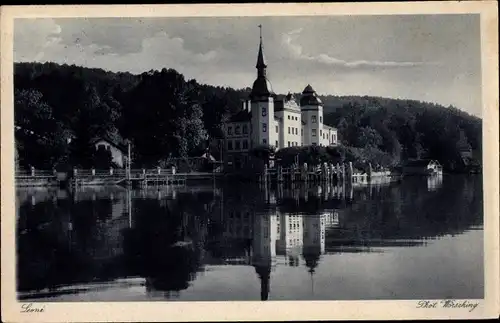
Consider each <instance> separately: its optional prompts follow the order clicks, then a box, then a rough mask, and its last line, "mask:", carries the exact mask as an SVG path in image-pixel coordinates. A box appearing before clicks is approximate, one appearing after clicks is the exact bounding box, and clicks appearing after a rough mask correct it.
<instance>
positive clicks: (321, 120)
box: [311, 116, 323, 123]
mask: <svg viewBox="0 0 500 323" xmlns="http://www.w3.org/2000/svg"><path fill="white" fill-rule="evenodd" d="M311 122H312V123H316V122H318V119H317V118H316V116H312V117H311ZM319 122H320V123H321V122H323V117H322V116H319Z"/></svg>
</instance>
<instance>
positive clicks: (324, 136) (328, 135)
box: [323, 132, 335, 142]
mask: <svg viewBox="0 0 500 323" xmlns="http://www.w3.org/2000/svg"><path fill="white" fill-rule="evenodd" d="M323 139H328V140H330V134H329V133H328V132H326V133H324V134H323ZM334 141H335V134H333V133H332V141H331V142H334Z"/></svg>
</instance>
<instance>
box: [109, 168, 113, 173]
mask: <svg viewBox="0 0 500 323" xmlns="http://www.w3.org/2000/svg"><path fill="white" fill-rule="evenodd" d="M109 175H113V167H110V168H109Z"/></svg>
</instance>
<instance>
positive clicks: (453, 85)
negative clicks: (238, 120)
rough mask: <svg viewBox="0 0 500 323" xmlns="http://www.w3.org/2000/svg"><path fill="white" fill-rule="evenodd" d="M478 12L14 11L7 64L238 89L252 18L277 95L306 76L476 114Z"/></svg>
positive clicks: (252, 50) (356, 91) (319, 85)
mask: <svg viewBox="0 0 500 323" xmlns="http://www.w3.org/2000/svg"><path fill="white" fill-rule="evenodd" d="M479 23H480V22H479V16H478V15H417V16H413V15H400V16H394V15H392V16H323V17H318V16H316V17H238V18H144V19H138V18H91V19H75V18H70V19H69V18H68V19H17V20H16V21H15V25H14V59H15V61H16V62H26V61H28V62H33V61H37V62H46V61H52V62H56V63H66V64H76V65H80V66H86V67H99V68H103V69H105V70H111V71H130V72H132V73H141V72H144V71H148V70H151V69H158V70H159V69H162V68H164V67H166V68H173V69H176V70H177V71H179V72H180V73H183V74H184V75H185V76H186V78H188V79H190V78H195V79H196V80H197V81H198V82H201V83H207V84H212V85H223V86H232V87H235V88H243V87H247V86H251V84H252V83H253V81H254V79H255V76H256V69H255V63H256V59H257V50H258V43H259V28H258V27H257V26H258V25H259V24H262V25H263V28H262V30H263V39H264V53H265V57H266V61H267V64H268V76H269V79H270V81H271V83H272V86H273V89H274V91H275V92H277V93H287V92H288V91H291V92H299V91H302V90H303V89H304V87H305V86H306V85H307V84H308V83H310V84H311V85H312V86H313V88H314V89H315V90H316V91H317V92H318V93H319V94H333V95H350V94H353V95H377V96H384V97H392V98H409V99H417V100H423V101H432V102H437V103H440V104H443V105H446V106H447V105H449V104H452V105H454V106H456V107H458V108H460V109H462V110H465V111H467V112H469V113H472V114H475V115H477V116H480V115H481V61H480V31H479Z"/></svg>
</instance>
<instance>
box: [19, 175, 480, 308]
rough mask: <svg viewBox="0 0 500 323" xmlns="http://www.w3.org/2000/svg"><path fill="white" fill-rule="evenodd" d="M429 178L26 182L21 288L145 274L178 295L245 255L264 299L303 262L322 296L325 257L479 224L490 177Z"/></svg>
mask: <svg viewBox="0 0 500 323" xmlns="http://www.w3.org/2000/svg"><path fill="white" fill-rule="evenodd" d="M424 181H425V180H422V181H420V182H417V183H409V182H408V184H404V185H407V187H401V186H397V185H396V186H391V187H381V186H375V187H369V188H366V189H362V188H356V190H354V189H353V187H352V186H351V187H349V186H347V187H346V186H337V187H335V186H327V185H323V186H317V185H309V186H307V185H294V186H282V185H279V186H277V187H273V186H269V187H267V189H262V188H261V187H259V186H252V185H245V186H242V187H237V186H231V187H223V188H217V189H215V190H213V189H212V188H211V187H210V188H209V189H205V190H203V189H198V190H175V189H166V190H158V189H156V188H155V189H147V190H126V189H112V190H110V189H83V190H77V191H74V192H72V193H68V192H66V191H60V190H53V191H49V190H45V191H23V190H19V191H18V197H17V198H18V214H17V215H18V217H19V220H18V228H17V231H18V233H17V234H18V241H19V242H18V245H17V247H18V264H17V265H18V279H19V281H18V290H40V289H43V288H57V287H58V286H61V285H68V284H76V283H88V282H93V281H95V280H98V281H110V280H113V279H116V278H119V277H142V278H143V279H144V284H145V292H146V293H147V294H148V295H151V296H152V297H158V296H160V297H162V298H177V297H179V296H180V293H181V291H182V290H185V289H187V288H189V286H190V285H191V283H192V282H193V281H194V280H195V279H197V277H199V276H200V275H203V272H204V271H205V270H206V269H205V268H206V267H208V266H221V265H233V264H234V265H244V266H252V267H253V268H254V271H255V276H256V279H258V280H259V282H260V298H261V300H267V299H269V298H270V295H272V293H271V290H270V286H271V279H272V276H273V273H276V271H275V268H276V266H293V267H298V268H300V267H303V268H304V270H305V271H307V272H308V273H309V275H310V277H311V292H312V293H314V275H315V274H316V272H317V271H318V268H319V267H320V266H321V262H322V257H324V255H325V254H331V253H343V252H354V251H353V250H355V252H367V251H368V249H369V248H371V247H380V246H382V247H383V246H405V247H406V246H412V245H419V244H421V243H422V241H426V240H428V239H434V238H435V237H437V236H442V235H445V234H450V233H451V234H455V233H460V232H463V231H464V230H466V229H467V228H469V227H470V226H471V225H476V226H477V225H479V224H480V223H479V224H478V221H479V222H480V219H479V220H477V218H478V217H477V215H476V214H475V213H474V210H476V209H477V205H482V200H481V197H480V196H478V195H477V194H473V193H474V191H475V190H477V187H481V183H480V182H478V183H475V182H470V183H469V182H467V183H462V182H460V181H457V182H456V183H455V182H453V183H450V184H448V186H449V187H453V188H456V187H461V188H462V189H453V190H451V189H448V190H442V186H443V182H442V179H441V180H437V182H436V183H434V182H433V184H431V185H430V184H429V182H427V185H426V184H425V182H424ZM431 186H432V187H433V189H432V190H430V189H429V187H431ZM415 190H416V192H415ZM415 193H416V194H415ZM457 194H458V195H457ZM447 201H448V202H449V201H455V202H456V201H460V203H461V204H458V203H456V205H455V204H453V203H446V202H447ZM445 206H446V208H450V207H451V208H452V209H451V211H453V212H451V211H450V210H448V209H445ZM446 210H448V212H446ZM451 215H453V217H451ZM408 241H416V242H414V244H409V243H408ZM349 248H350V249H349ZM349 250H351V251H349Z"/></svg>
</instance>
